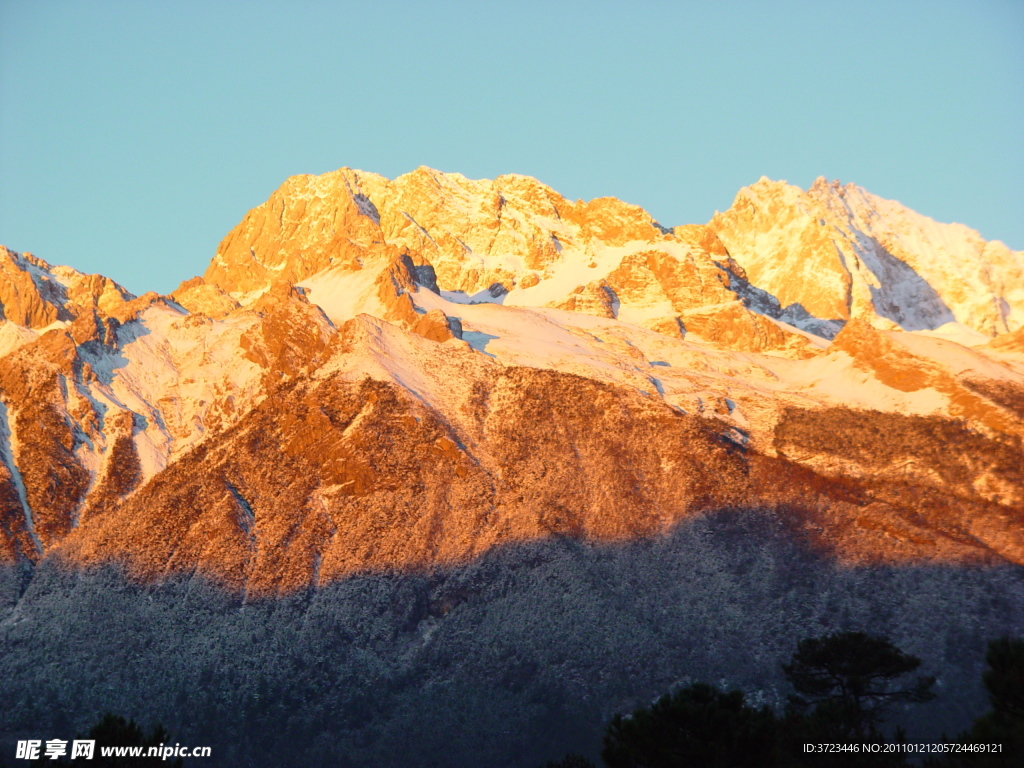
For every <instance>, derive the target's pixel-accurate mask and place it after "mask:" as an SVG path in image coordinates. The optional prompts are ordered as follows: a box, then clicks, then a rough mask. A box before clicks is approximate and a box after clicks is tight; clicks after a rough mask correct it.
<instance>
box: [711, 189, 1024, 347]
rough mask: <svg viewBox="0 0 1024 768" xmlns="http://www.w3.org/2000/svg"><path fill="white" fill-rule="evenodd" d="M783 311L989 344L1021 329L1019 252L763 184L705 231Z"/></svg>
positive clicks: (866, 201) (833, 192) (1023, 268)
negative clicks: (967, 335) (967, 334)
mask: <svg viewBox="0 0 1024 768" xmlns="http://www.w3.org/2000/svg"><path fill="white" fill-rule="evenodd" d="M709 226H710V228H711V229H713V230H714V232H715V233H716V234H717V235H718V237H719V239H720V240H721V241H722V243H723V244H724V245H725V247H726V248H727V249H728V251H729V254H730V256H731V257H732V258H733V259H734V260H735V261H736V262H738V263H739V264H740V265H742V267H743V269H744V271H745V273H746V277H747V279H749V281H750V283H751V284H752V285H754V286H756V287H757V288H760V289H763V290H764V291H767V292H768V293H769V294H771V295H772V296H774V297H775V298H776V299H777V300H778V302H779V304H780V305H781V307H782V310H783V311H786V310H789V311H790V312H791V313H797V314H795V315H793V317H794V318H796V319H799V318H800V314H801V313H802V312H806V313H808V314H810V315H811V316H813V317H815V318H818V319H820V320H830V321H834V323H835V326H836V329H838V327H839V326H840V325H841V324H842V322H844V321H846V320H849V319H850V318H862V319H868V320H872V321H875V322H881V321H886V320H887V321H890V322H891V323H894V324H895V325H896V326H898V327H900V328H902V329H903V330H907V331H920V330H934V329H936V328H940V327H941V326H943V325H946V324H948V323H959V324H960V325H962V326H964V327H966V328H968V329H971V330H973V331H976V332H978V333H980V334H983V335H984V336H988V337H993V336H996V335H998V334H1003V333H1006V332H1007V331H1012V330H1016V329H1017V328H1019V327H1021V325H1022V324H1024V252H1021V251H1011V250H1010V249H1009V248H1007V247H1006V246H1005V245H1003V244H1002V243H1000V242H986V241H985V240H983V239H982V238H981V237H980V236H979V235H978V233H977V232H975V231H973V230H971V229H968V228H967V227H965V226H963V225H962V224H939V223H937V222H935V221H933V220H931V219H929V218H927V217H925V216H921V215H920V214H917V213H915V212H913V211H911V210H909V209H908V208H905V207H904V206H902V205H900V204H899V203H896V202H893V201H889V200H883V199H881V198H879V197H876V196H875V195H872V194H870V193H869V192H866V191H865V190H863V189H861V188H859V187H857V186H855V185H853V184H847V185H846V186H840V185H839V183H838V182H833V183H829V182H827V181H826V180H825V179H824V178H818V179H817V181H815V182H814V185H813V186H812V187H811V188H810V189H809V190H808V191H807V192H804V191H802V190H800V189H799V188H798V187H794V186H791V185H788V184H786V183H785V182H774V181H770V180H768V179H765V178H762V179H761V180H760V181H758V182H757V183H756V184H754V185H752V186H750V187H745V188H743V189H741V190H740V191H739V193H738V194H737V195H736V200H735V201H734V202H733V205H732V207H731V208H730V209H729V210H727V211H725V212H724V213H720V214H716V215H715V217H714V218H713V219H712V220H711V222H710V224H709Z"/></svg>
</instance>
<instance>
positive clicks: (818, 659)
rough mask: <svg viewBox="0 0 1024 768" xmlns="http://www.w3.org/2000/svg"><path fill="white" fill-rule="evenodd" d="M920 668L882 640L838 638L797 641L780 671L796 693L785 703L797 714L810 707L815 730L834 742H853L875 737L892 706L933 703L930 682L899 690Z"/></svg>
mask: <svg viewBox="0 0 1024 768" xmlns="http://www.w3.org/2000/svg"><path fill="white" fill-rule="evenodd" d="M919 666H921V660H920V659H918V658H917V657H916V656H911V655H910V654H907V653H904V652H903V651H902V650H900V649H899V648H897V647H896V646H894V645H893V644H892V642H891V641H889V640H888V639H886V638H884V637H876V636H873V635H868V634H866V633H864V632H837V633H834V634H831V635H826V636H825V637H820V638H808V639H806V640H802V641H800V644H799V645H798V646H797V651H796V653H795V654H794V655H793V658H792V660H791V661H790V663H789V664H783V665H782V669H783V670H784V671H785V673H786V677H787V678H788V679H789V681H790V683H791V684H792V686H793V688H794V689H795V690H796V692H797V695H796V696H793V697H791V699H790V701H791V703H792V704H793V705H794V706H795V707H796V708H797V709H798V710H800V711H802V710H805V709H806V708H807V707H813V710H812V713H811V717H812V720H815V721H816V722H817V724H818V726H819V727H821V728H822V729H824V730H831V731H833V733H834V735H835V736H836V737H837V738H854V737H865V736H867V735H869V734H875V733H876V730H875V729H876V727H877V726H878V724H879V723H881V722H882V720H883V719H884V718H885V714H886V712H887V710H889V709H890V708H891V707H892V706H893V705H894V704H896V703H899V702H923V701H929V700H930V699H932V698H934V697H935V694H934V693H932V691H931V688H932V686H933V685H934V684H935V678H934V677H927V676H921V677H918V678H916V679H915V680H914V681H913V682H912V683H911V684H910V685H909V686H901V685H900V684H899V682H898V681H899V679H900V678H902V677H904V676H905V675H908V674H909V673H911V672H913V671H914V670H916V669H917V668H918V667H919Z"/></svg>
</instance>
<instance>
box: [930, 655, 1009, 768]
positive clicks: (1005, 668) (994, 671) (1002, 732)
mask: <svg viewBox="0 0 1024 768" xmlns="http://www.w3.org/2000/svg"><path fill="white" fill-rule="evenodd" d="M985 661H986V662H987V663H988V669H986V670H985V672H984V673H983V674H982V678H981V679H982V682H983V683H984V684H985V688H986V690H987V691H988V698H989V702H990V703H991V704H992V710H991V711H990V712H987V713H985V714H984V715H982V716H981V717H979V718H978V719H977V720H975V721H974V725H973V726H972V727H971V730H970V731H968V732H967V733H966V734H964V735H963V736H961V738H960V741H961V742H966V743H970V744H981V745H991V744H998V745H1000V751H998V752H994V753H971V754H969V755H965V756H957V757H955V758H954V759H953V760H951V761H949V764H950V765H956V766H959V765H963V766H967V765H971V766H979V767H980V766H986V768H987V767H988V766H992V767H993V768H995V767H996V766H999V768H1003V767H1004V766H1005V767H1006V768H1009V767H1010V766H1017V765H1021V763H1022V761H1024V640H1022V639H1017V638H1010V637H1003V638H1000V639H998V640H993V641H992V642H990V643H989V644H988V653H986V654H985Z"/></svg>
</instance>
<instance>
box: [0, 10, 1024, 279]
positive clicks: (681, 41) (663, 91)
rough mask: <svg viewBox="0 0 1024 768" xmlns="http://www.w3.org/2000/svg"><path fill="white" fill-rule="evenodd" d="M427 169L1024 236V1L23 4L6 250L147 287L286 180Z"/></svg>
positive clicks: (185, 267)
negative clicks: (829, 208) (802, 192)
mask: <svg viewBox="0 0 1024 768" xmlns="http://www.w3.org/2000/svg"><path fill="white" fill-rule="evenodd" d="M419 165H427V166H430V167H433V168H438V169H440V170H442V171H457V172H459V173H462V174H464V175H466V176H469V177H471V178H493V177H494V176H497V175H500V174H502V173H523V174H528V175H531V176H535V177H536V178H538V179H540V180H541V181H543V182H545V183H546V184H549V185H550V186H552V187H554V188H555V189H556V190H558V191H559V192H561V193H562V194H563V195H565V196H566V197H570V198H584V199H589V198H593V197H601V196H606V195H611V196H615V197H619V198H621V199H623V200H627V201H629V202H632V203H637V204H639V205H642V206H643V207H644V208H646V209H647V210H648V211H650V212H651V214H652V215H654V217H655V218H657V219H658V220H659V221H660V222H661V223H663V224H665V225H676V224H685V223H695V222H705V221H707V220H708V219H709V218H710V217H711V215H712V214H713V213H714V211H715V210H723V209H725V208H727V207H728V206H729V205H730V204H731V202H732V199H733V197H734V196H735V194H736V192H737V190H738V189H739V188H740V187H741V186H744V185H747V184H751V183H753V182H755V181H756V180H757V179H758V178H759V177H761V176H762V175H764V176H768V177H770V178H775V179H787V180H788V181H790V182H792V183H794V184H798V185H800V186H802V187H804V188H806V187H808V186H809V185H810V184H811V183H812V182H813V180H814V178H815V177H817V176H819V175H822V176H826V177H827V178H829V179H833V178H838V179H840V180H841V181H843V182H844V183H845V182H851V181H852V182H854V183H856V184H859V185H860V186H862V187H864V188H866V189H868V190H870V191H871V192H874V193H875V194H878V195H881V196H882V197H886V198H890V199H895V200H899V201H900V202H902V203H904V204H906V205H908V206H910V207H911V208H913V209H915V210H917V211H919V212H920V213H923V214H925V215H928V216H931V217H932V218H935V219H937V220H939V221H959V222H962V223H964V224H967V225H969V226H971V227H973V228H975V229H977V230H978V231H979V232H980V233H981V234H982V236H983V237H985V238H987V239H1000V240H1003V241H1004V242H1006V243H1007V245H1009V246H1010V247H1011V248H1016V249H1022V248H1024V3H1022V2H1020V1H1019V0H971V1H970V2H964V1H962V0H956V1H954V0H929V1H928V2H920V1H910V0H907V1H906V2H893V1H892V0H890V2H875V1H874V0H863V1H862V2H857V3H849V2H842V3H839V2H821V0H819V1H818V2H802V1H801V2H797V1H795V0H779V1H778V2H737V1H733V2H728V1H720V2H706V3H695V2H693V3H689V2H676V3H669V2H632V3H626V2H611V1H605V2H602V1H601V0H596V1H594V2H559V1H558V0H553V1H552V2H548V3H541V2H522V3H515V2H505V3H498V2H416V3H413V2H394V1H392V2H377V3H326V2H308V1H306V2H304V1H302V0H292V2H276V1H275V2H271V1H270V0H253V1H252V2H241V1H240V0H236V1H232V2H227V1H226V0H206V1H205V2H195V1H194V0H181V1H179V2H150V1H147V0H118V1H116V2H115V1H111V0H96V1H95V2H71V1H70V0H64V1H51V0H33V1H31V2H28V1H24V0H0V244H3V245H6V246H8V247H10V248H13V249H15V250H23V251H32V252H33V253H35V254H36V255H38V256H40V257H42V258H43V259H46V260H47V261H49V262H51V263H54V264H69V265H71V266H73V267H75V268H77V269H80V270H82V271H85V272H101V273H103V274H106V275H108V276H110V277H112V278H114V279H115V280H117V281H119V282H121V283H122V284H124V285H125V286H126V287H127V288H128V289H129V290H131V291H133V292H135V293H142V292H144V291H146V290H157V291H159V292H162V293H164V292H169V291H171V290H173V289H174V287H175V286H176V285H177V284H178V283H179V282H181V281H182V280H185V279H187V278H189V277H191V276H193V275H195V274H201V273H202V272H203V271H204V269H205V268H206V264H207V262H208V261H209V259H210V258H211V257H212V256H213V254H214V252H215V251H216V248H217V245H218V243H219V242H220V240H221V238H223V237H224V235H226V234H227V233H228V231H229V230H230V229H231V228H232V227H233V226H234V225H235V224H236V223H237V222H238V221H239V220H240V219H241V218H242V216H243V215H244V214H245V212H246V211H247V210H248V209H249V208H252V207H253V206H256V205H258V204H260V203H261V202H263V201H264V200H265V199H266V198H267V197H268V196H269V195H270V193H271V192H272V191H273V190H274V189H275V188H276V187H277V186H279V185H280V184H281V182H282V181H284V179H285V178H286V177H288V176H289V175H292V174H297V173H324V172H326V171H330V170H334V169H336V168H339V167H342V166H350V167H354V168H360V169H362V170H366V171H374V172H377V173H381V174H383V175H385V176H388V177H390V178H393V177H395V176H397V175H400V174H402V173H405V172H408V171H411V170H413V169H414V168H416V167H417V166H419Z"/></svg>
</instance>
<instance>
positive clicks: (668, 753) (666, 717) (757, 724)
mask: <svg viewBox="0 0 1024 768" xmlns="http://www.w3.org/2000/svg"><path fill="white" fill-rule="evenodd" d="M775 745H776V720H775V715H774V714H773V713H772V711H771V710H770V709H769V708H768V707H764V708H763V709H754V708H753V707H751V706H749V705H748V704H747V703H746V701H745V700H744V695H743V692H742V691H730V692H728V693H725V692H723V691H719V690H718V689H717V688H714V687H712V686H710V685H706V684H704V683H695V684H693V685H690V686H688V687H687V688H684V689H682V690H680V691H678V692H676V693H673V694H669V695H667V696H662V697H661V698H660V699H658V700H657V701H656V702H655V703H654V704H652V705H651V706H650V707H648V708H643V709H638V710H636V711H635V712H633V714H632V715H629V716H627V717H623V716H622V715H616V716H615V717H614V718H613V719H612V721H611V723H610V724H609V725H608V728H607V729H606V730H605V735H604V748H603V749H602V751H601V757H602V758H603V759H604V763H605V765H606V766H608V768H687V767H688V766H693V767H694V768H747V766H749V767H750V768H770V766H774V765H776V761H775V754H776V749H775Z"/></svg>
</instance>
